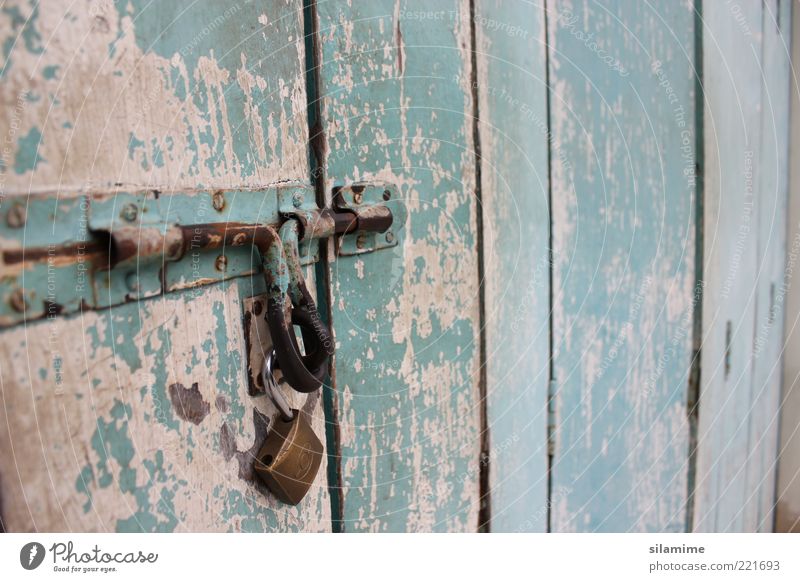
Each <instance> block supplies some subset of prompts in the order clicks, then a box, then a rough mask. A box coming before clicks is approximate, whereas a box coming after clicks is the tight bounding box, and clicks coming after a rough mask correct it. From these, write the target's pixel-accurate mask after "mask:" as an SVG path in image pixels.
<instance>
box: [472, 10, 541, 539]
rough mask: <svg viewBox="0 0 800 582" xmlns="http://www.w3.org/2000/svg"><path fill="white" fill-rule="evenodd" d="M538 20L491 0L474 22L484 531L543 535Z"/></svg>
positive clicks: (534, 14)
mask: <svg viewBox="0 0 800 582" xmlns="http://www.w3.org/2000/svg"><path fill="white" fill-rule="evenodd" d="M544 21H545V12H544V6H543V5H542V4H541V3H531V2H524V1H520V0H489V1H488V2H480V3H478V4H477V11H476V13H475V18H474V26H475V42H476V47H477V48H476V52H477V59H476V60H477V65H478V66H477V89H478V97H479V119H480V123H479V136H480V151H481V159H480V165H481V182H480V188H481V212H482V216H483V221H482V229H483V285H484V288H485V314H484V318H485V319H484V321H485V326H484V333H485V336H486V364H485V365H486V400H487V427H488V433H489V442H488V446H487V447H486V452H487V455H486V456H485V457H484V458H483V461H482V462H483V463H484V464H485V466H486V467H487V468H488V471H489V499H488V502H489V516H490V520H491V523H490V528H491V531H546V530H547V517H548V503H547V499H548V487H547V486H548V476H547V469H548V455H547V450H548V449H547V436H548V435H547V390H548V382H549V379H550V256H549V255H550V249H549V244H550V240H549V239H550V210H549V204H548V195H549V187H548V169H549V168H548V163H549V162H548V146H549V139H548V138H549V132H548V128H549V121H548V118H547V114H548V112H547V103H546V99H547V79H546V76H547V71H546V56H547V47H546V44H545V23H544Z"/></svg>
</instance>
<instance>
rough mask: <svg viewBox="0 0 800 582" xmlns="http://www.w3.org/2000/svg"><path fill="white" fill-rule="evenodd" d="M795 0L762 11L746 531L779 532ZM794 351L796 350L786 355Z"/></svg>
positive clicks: (775, 3) (774, 2)
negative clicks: (776, 523) (777, 484)
mask: <svg viewBox="0 0 800 582" xmlns="http://www.w3.org/2000/svg"><path fill="white" fill-rule="evenodd" d="M791 11H792V3H791V2H779V1H778V0H772V1H770V2H767V3H765V5H764V13H763V17H762V34H763V39H762V43H763V45H762V58H761V61H762V72H763V74H762V97H761V102H762V106H761V144H762V145H761V161H760V168H759V172H758V186H759V189H760V193H759V202H758V207H757V211H756V214H757V217H758V218H757V223H758V239H759V240H758V254H759V268H760V269H761V272H760V273H759V274H758V285H757V288H756V314H755V326H754V329H755V339H754V349H753V358H754V362H753V408H752V411H751V413H750V447H751V453H750V459H749V461H748V464H747V481H748V490H749V491H750V494H749V495H748V498H747V499H746V500H745V503H744V504H743V507H744V508H745V509H743V514H744V516H745V526H744V530H745V531H765V532H769V531H773V523H774V512H775V503H776V498H775V497H776V494H775V481H776V473H777V462H778V459H776V458H775V454H776V453H775V451H778V450H779V446H778V435H779V428H780V427H779V418H780V406H781V398H782V396H781V395H782V392H781V371H782V366H781V356H782V352H783V350H784V349H785V348H784V335H783V322H784V313H785V312H784V302H785V300H786V293H787V289H786V287H785V286H784V279H783V277H784V268H785V265H786V252H787V238H786V217H787V216H788V195H789V173H788V168H789V127H790V121H789V109H790V101H789V83H790V79H791V76H790V75H791V64H790V61H789V47H790V45H791V26H790V23H791V21H792V15H791ZM788 357H791V355H790V356H788Z"/></svg>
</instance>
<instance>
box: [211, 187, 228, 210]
mask: <svg viewBox="0 0 800 582" xmlns="http://www.w3.org/2000/svg"><path fill="white" fill-rule="evenodd" d="M211 205H212V206H213V207H214V210H216V211H217V212H222V209H223V208H225V195H224V194H223V193H222V190H217V191H216V192H214V194H213V195H212V196H211Z"/></svg>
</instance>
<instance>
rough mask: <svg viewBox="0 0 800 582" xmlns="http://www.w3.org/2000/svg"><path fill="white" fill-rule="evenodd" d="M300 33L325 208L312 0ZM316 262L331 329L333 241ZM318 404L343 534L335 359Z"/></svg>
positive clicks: (317, 183) (337, 525) (335, 523)
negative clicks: (319, 405)
mask: <svg viewBox="0 0 800 582" xmlns="http://www.w3.org/2000/svg"><path fill="white" fill-rule="evenodd" d="M303 33H304V35H305V65H306V100H307V103H306V115H307V118H308V141H309V143H308V145H309V148H308V163H309V167H310V168H311V181H312V184H313V186H314V190H315V192H316V198H317V204H318V205H319V206H320V208H324V207H325V206H326V205H327V200H326V196H325V179H326V175H325V150H326V143H325V133H324V131H323V130H322V112H321V109H320V95H319V87H320V82H319V74H320V68H321V65H322V62H321V60H322V59H321V52H320V47H319V30H318V26H317V4H316V0H303ZM319 245H320V246H319V257H320V260H319V262H318V263H317V265H316V268H315V274H316V282H317V303H318V304H319V305H318V308H319V312H320V315H321V316H322V318H323V320H327V321H328V324H329V325H330V328H331V330H333V319H332V318H333V316H332V313H331V309H330V305H332V301H333V296H332V288H331V280H330V272H331V269H330V260H331V256H332V252H333V241H332V240H331V239H322V240H321V241H319ZM322 402H323V410H324V413H325V450H326V452H327V456H328V475H327V481H328V495H329V497H330V502H331V530H332V531H333V532H335V533H340V532H343V531H344V521H343V517H344V498H343V496H342V466H341V459H342V455H341V451H342V447H341V434H340V429H339V420H338V418H339V415H338V405H339V403H338V398H337V394H336V356H335V355H334V357H333V358H332V359H331V364H330V370H329V374H328V378H327V379H326V381H325V383H324V384H323V387H322Z"/></svg>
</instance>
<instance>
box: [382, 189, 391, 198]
mask: <svg viewBox="0 0 800 582" xmlns="http://www.w3.org/2000/svg"><path fill="white" fill-rule="evenodd" d="M391 197H392V193H391V192H390V191H389V190H384V191H383V199H384V200H389V198H391Z"/></svg>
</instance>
